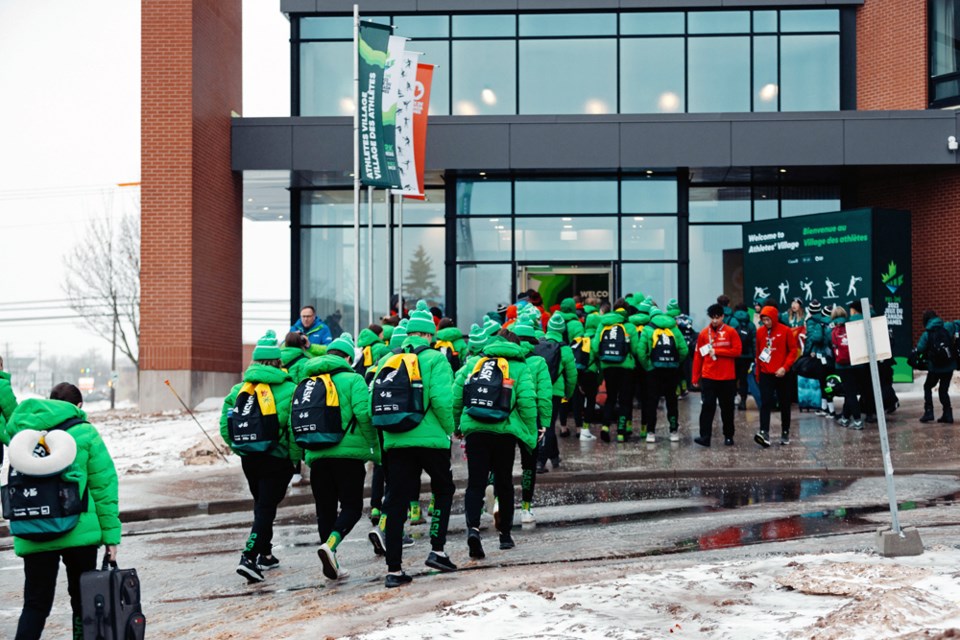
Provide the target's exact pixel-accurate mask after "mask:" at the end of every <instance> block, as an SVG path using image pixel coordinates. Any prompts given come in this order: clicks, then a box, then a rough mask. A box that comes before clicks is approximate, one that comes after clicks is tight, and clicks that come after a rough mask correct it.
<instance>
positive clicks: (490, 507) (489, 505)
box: [483, 484, 497, 517]
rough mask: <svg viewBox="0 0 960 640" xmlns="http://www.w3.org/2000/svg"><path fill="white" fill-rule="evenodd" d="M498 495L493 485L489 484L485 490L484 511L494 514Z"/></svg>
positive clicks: (489, 514) (490, 514)
mask: <svg viewBox="0 0 960 640" xmlns="http://www.w3.org/2000/svg"><path fill="white" fill-rule="evenodd" d="M496 503H497V497H496V496H495V495H494V494H493V485H492V484H488V485H487V488H486V489H484V491H483V512H484V513H485V514H487V515H488V516H491V517H492V516H493V512H494V510H495V509H496Z"/></svg>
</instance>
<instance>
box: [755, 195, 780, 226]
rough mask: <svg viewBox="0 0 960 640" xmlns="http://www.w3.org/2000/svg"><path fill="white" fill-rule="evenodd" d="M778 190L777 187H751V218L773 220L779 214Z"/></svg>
mask: <svg viewBox="0 0 960 640" xmlns="http://www.w3.org/2000/svg"><path fill="white" fill-rule="evenodd" d="M779 193H780V190H779V189H777V187H754V188H753V219H754V220H773V219H774V218H777V217H779V215H780V196H779Z"/></svg>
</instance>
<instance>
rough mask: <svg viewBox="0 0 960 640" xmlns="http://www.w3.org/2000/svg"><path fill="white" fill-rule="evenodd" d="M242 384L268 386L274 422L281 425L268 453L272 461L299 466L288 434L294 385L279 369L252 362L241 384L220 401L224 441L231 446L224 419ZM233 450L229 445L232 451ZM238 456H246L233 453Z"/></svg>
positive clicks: (300, 454) (299, 453)
mask: <svg viewBox="0 0 960 640" xmlns="http://www.w3.org/2000/svg"><path fill="white" fill-rule="evenodd" d="M244 382H252V383H254V384H257V383H260V382H263V383H266V384H268V385H270V389H271V391H273V401H274V402H275V403H276V405H277V420H279V422H280V442H279V443H277V446H275V447H274V448H273V449H271V450H270V452H269V454H270V455H271V456H273V457H274V458H289V460H290V462H291V463H293V464H299V463H300V461H301V460H302V459H303V451H301V450H300V447H299V446H297V443H296V442H294V441H293V434H292V433H290V403H291V402H293V392H294V391H296V390H297V385H296V384H295V383H294V382H293V381H292V380H291V379H290V374H289V373H287V372H286V371H284V370H282V369H277V368H276V367H271V366H268V365H265V364H260V363H258V362H254V363H253V364H251V365H250V366H249V367H248V368H247V370H246V371H245V372H244V374H243V382H241V383H240V384H238V385H235V386H234V387H233V389H231V390H230V393H229V394H228V395H227V397H226V398H224V399H223V409H222V410H221V411H220V435H221V436H223V441H224V442H226V443H227V445H230V434H229V432H228V431H227V416H228V415H230V412H231V411H233V408H234V407H235V406H236V404H237V396H238V395H240V388H241V387H243V383H244ZM232 448H233V447H232V446H231V449H232ZM234 453H236V454H237V455H241V456H242V455H247V454H244V453H240V452H239V451H236V450H234Z"/></svg>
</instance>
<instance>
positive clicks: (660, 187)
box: [620, 178, 677, 213]
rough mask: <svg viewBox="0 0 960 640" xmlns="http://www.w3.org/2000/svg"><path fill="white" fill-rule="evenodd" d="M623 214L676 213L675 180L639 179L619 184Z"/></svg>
mask: <svg viewBox="0 0 960 640" xmlns="http://www.w3.org/2000/svg"><path fill="white" fill-rule="evenodd" d="M620 184H621V186H620V189H621V202H620V206H621V208H622V210H623V212H624V213H676V212H677V179H676V178H640V179H638V180H624V181H623V182H622V183H620Z"/></svg>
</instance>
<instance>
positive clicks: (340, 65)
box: [300, 42, 354, 116]
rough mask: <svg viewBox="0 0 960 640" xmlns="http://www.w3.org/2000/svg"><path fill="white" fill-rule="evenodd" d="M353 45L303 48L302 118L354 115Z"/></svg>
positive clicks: (316, 44) (308, 44)
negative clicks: (351, 55) (351, 56)
mask: <svg viewBox="0 0 960 640" xmlns="http://www.w3.org/2000/svg"><path fill="white" fill-rule="evenodd" d="M352 51H353V43H352V42H305V43H303V44H301V45H300V115H302V116H348V115H351V114H353V110H354V96H353V64H352V62H351V58H350V54H351V52H352Z"/></svg>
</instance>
